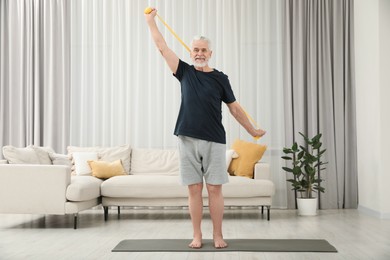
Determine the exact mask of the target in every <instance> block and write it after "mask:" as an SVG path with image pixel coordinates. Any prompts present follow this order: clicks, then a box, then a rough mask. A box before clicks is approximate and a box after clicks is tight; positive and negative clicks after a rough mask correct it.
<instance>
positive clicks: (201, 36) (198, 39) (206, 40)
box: [191, 35, 211, 50]
mask: <svg viewBox="0 0 390 260" xmlns="http://www.w3.org/2000/svg"><path fill="white" fill-rule="evenodd" d="M194 41H205V42H207V45H208V46H209V50H211V41H210V39H209V38H207V37H206V36H203V35H195V36H194V38H192V41H191V46H192V44H193V43H194Z"/></svg>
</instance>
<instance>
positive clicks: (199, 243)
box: [188, 237, 202, 249]
mask: <svg viewBox="0 0 390 260" xmlns="http://www.w3.org/2000/svg"><path fill="white" fill-rule="evenodd" d="M188 246H189V247H191V248H194V249H199V248H202V237H194V239H193V240H192V242H191V243H190V244H189V245H188Z"/></svg>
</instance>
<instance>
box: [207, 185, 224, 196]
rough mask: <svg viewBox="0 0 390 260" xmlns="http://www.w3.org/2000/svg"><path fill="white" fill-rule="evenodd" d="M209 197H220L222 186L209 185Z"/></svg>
mask: <svg viewBox="0 0 390 260" xmlns="http://www.w3.org/2000/svg"><path fill="white" fill-rule="evenodd" d="M207 191H208V193H209V196H213V195H220V194H221V193H222V185H212V184H207Z"/></svg>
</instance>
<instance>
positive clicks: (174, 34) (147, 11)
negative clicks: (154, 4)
mask: <svg viewBox="0 0 390 260" xmlns="http://www.w3.org/2000/svg"><path fill="white" fill-rule="evenodd" d="M152 11H153V9H152V8H150V7H146V8H145V10H144V13H145V14H150V13H151V12H152ZM156 15H157V17H158V19H160V21H161V22H162V23H163V24H164V25H165V27H167V29H168V30H169V31H170V32H171V33H172V34H173V36H175V38H176V39H177V40H178V41H179V42H180V43H181V44H182V45H183V46H184V48H186V50H187V51H188V52H191V50H190V48H189V47H188V46H187V45H186V44H185V43H184V42H183V41H182V39H180V37H179V36H178V35H177V34H176V33H175V32H174V31H173V30H172V28H171V27H169V25H168V24H167V23H166V22H165V21H164V20H163V19H162V18H161V16H159V15H158V14H156ZM242 110H243V111H244V113H245V115H246V116H247V117H248V118H249V120H250V121H251V122H252V123H253V124H254V125H255V126H256V127H257V128H258V129H260V127H259V126H258V125H257V123H256V121H255V120H253V118H252V117H251V116H250V115H249V114H248V113H247V112H246V111H245V109H244V108H243V109H242ZM253 139H255V140H259V139H260V136H255V137H253Z"/></svg>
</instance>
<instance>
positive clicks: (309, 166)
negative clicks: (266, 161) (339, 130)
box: [282, 133, 326, 216]
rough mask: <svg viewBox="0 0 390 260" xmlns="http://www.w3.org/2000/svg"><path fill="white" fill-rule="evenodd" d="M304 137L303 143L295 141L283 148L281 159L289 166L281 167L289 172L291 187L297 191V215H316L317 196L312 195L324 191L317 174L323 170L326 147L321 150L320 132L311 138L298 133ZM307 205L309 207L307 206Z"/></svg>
mask: <svg viewBox="0 0 390 260" xmlns="http://www.w3.org/2000/svg"><path fill="white" fill-rule="evenodd" d="M299 134H300V135H301V136H302V137H303V139H304V145H298V143H297V142H294V144H293V145H292V146H291V147H285V148H283V153H284V154H285V156H282V159H284V160H286V162H287V163H288V164H289V166H290V167H282V168H283V170H285V171H286V172H287V173H291V174H292V175H293V177H294V178H292V179H288V180H287V181H288V182H290V183H291V185H292V189H293V190H295V191H296V194H297V193H299V197H298V196H296V197H297V204H298V214H299V215H305V216H308V215H316V214H317V203H318V200H317V198H315V197H313V193H314V192H318V191H319V192H325V189H324V187H322V186H321V182H322V179H321V177H320V175H319V173H320V171H321V170H324V169H325V168H324V167H323V165H324V164H326V163H324V162H322V161H321V157H322V156H323V155H324V153H325V151H326V149H323V150H321V146H322V143H321V137H322V134H321V133H320V134H317V135H316V136H314V137H313V138H308V137H307V136H306V135H304V134H302V133H299ZM307 207H309V208H307Z"/></svg>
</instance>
